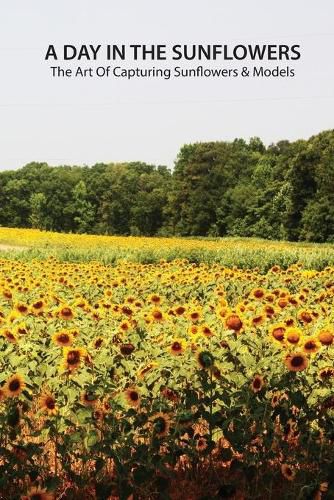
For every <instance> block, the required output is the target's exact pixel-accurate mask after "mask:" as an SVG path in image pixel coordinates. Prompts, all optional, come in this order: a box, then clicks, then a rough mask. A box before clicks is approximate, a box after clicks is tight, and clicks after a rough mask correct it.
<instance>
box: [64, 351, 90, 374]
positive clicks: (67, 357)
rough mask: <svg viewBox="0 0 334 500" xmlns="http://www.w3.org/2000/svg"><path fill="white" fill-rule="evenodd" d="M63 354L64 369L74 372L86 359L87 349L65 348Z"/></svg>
mask: <svg viewBox="0 0 334 500" xmlns="http://www.w3.org/2000/svg"><path fill="white" fill-rule="evenodd" d="M63 354H64V368H65V369H66V370H69V371H73V370H75V369H76V368H78V367H79V365H80V362H81V360H82V359H84V358H85V357H86V355H87V352H86V350H85V349H83V348H81V347H77V348H75V349H74V348H70V347H65V348H64V352H63Z"/></svg>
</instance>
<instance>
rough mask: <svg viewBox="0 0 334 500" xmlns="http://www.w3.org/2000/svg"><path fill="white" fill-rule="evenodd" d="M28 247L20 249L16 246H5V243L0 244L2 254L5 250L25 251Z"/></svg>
mask: <svg viewBox="0 0 334 500" xmlns="http://www.w3.org/2000/svg"><path fill="white" fill-rule="evenodd" d="M25 249H26V247H20V246H16V245H15V246H14V245H5V244H4V243H0V252H1V251H3V250H5V251H7V252H8V251H9V250H25Z"/></svg>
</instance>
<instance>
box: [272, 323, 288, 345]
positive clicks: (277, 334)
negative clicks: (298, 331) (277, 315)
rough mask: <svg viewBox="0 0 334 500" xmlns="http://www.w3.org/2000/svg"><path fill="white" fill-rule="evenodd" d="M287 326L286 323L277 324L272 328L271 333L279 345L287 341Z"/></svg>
mask: <svg viewBox="0 0 334 500" xmlns="http://www.w3.org/2000/svg"><path fill="white" fill-rule="evenodd" d="M285 332H286V326H285V324H284V323H276V324H274V325H272V326H271V327H270V330H269V333H270V335H271V336H272V338H273V339H274V340H276V341H277V342H279V343H282V342H284V340H285Z"/></svg>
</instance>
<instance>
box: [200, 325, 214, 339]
mask: <svg viewBox="0 0 334 500" xmlns="http://www.w3.org/2000/svg"><path fill="white" fill-rule="evenodd" d="M201 331H202V334H203V335H204V337H212V336H213V331H212V330H211V328H210V327H209V326H207V325H202V326H201Z"/></svg>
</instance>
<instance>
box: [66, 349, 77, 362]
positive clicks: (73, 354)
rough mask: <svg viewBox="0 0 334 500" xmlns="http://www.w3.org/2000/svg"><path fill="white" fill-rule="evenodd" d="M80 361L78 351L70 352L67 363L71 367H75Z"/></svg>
mask: <svg viewBox="0 0 334 500" xmlns="http://www.w3.org/2000/svg"><path fill="white" fill-rule="evenodd" d="M79 361H80V353H79V352H78V351H70V352H69V353H68V355H67V362H68V364H69V365H75V364H76V363H79Z"/></svg>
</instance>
